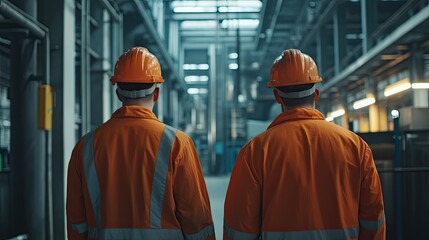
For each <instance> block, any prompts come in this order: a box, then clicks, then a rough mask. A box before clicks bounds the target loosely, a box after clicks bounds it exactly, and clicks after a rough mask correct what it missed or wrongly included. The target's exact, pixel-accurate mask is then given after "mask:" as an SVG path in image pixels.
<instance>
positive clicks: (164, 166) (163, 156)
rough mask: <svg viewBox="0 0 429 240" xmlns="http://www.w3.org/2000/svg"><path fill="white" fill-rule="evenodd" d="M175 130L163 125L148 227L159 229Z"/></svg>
mask: <svg viewBox="0 0 429 240" xmlns="http://www.w3.org/2000/svg"><path fill="white" fill-rule="evenodd" d="M176 131H177V130H176V129H174V128H172V127H170V126H168V125H165V128H164V132H163V134H162V137H161V142H160V145H159V148H158V154H157V157H156V163H155V172H154V175H153V182H152V192H151V196H150V227H151V228H161V215H162V205H163V202H164V192H165V182H166V180H167V173H168V164H169V163H170V153H171V148H172V147H173V142H174V139H175V137H176Z"/></svg>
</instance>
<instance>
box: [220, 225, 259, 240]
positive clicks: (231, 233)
mask: <svg viewBox="0 0 429 240" xmlns="http://www.w3.org/2000/svg"><path fill="white" fill-rule="evenodd" d="M223 230H224V231H225V233H226V236H228V237H229V238H231V239H233V240H256V239H258V237H259V234H258V233H257V234H254V233H245V232H240V231H236V230H234V229H232V228H231V227H230V226H228V224H227V223H226V222H225V221H224V223H223Z"/></svg>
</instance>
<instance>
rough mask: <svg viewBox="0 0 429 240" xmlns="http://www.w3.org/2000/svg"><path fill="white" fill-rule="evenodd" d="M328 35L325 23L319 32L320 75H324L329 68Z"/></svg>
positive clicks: (318, 58)
mask: <svg viewBox="0 0 429 240" xmlns="http://www.w3.org/2000/svg"><path fill="white" fill-rule="evenodd" d="M327 46H328V36H327V34H326V27H325V26H324V25H322V26H321V28H320V29H319V31H318V33H317V59H316V60H317V68H318V70H319V73H320V75H322V76H323V75H324V73H326V70H327V67H326V66H327V62H328V54H327V51H326V50H327V49H328V47H327Z"/></svg>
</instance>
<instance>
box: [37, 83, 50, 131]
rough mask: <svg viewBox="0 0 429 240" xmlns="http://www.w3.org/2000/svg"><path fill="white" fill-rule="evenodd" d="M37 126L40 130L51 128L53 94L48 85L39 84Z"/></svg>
mask: <svg viewBox="0 0 429 240" xmlns="http://www.w3.org/2000/svg"><path fill="white" fill-rule="evenodd" d="M38 107H39V108H38V127H39V128H40V129H42V130H46V131H51V130H52V112H53V95H52V88H51V86H49V85H40V86H39V103H38Z"/></svg>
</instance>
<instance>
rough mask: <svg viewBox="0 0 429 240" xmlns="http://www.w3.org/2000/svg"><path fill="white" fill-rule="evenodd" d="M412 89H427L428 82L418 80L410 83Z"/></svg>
mask: <svg viewBox="0 0 429 240" xmlns="http://www.w3.org/2000/svg"><path fill="white" fill-rule="evenodd" d="M411 87H412V88H413V89H429V82H419V83H413V84H411Z"/></svg>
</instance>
